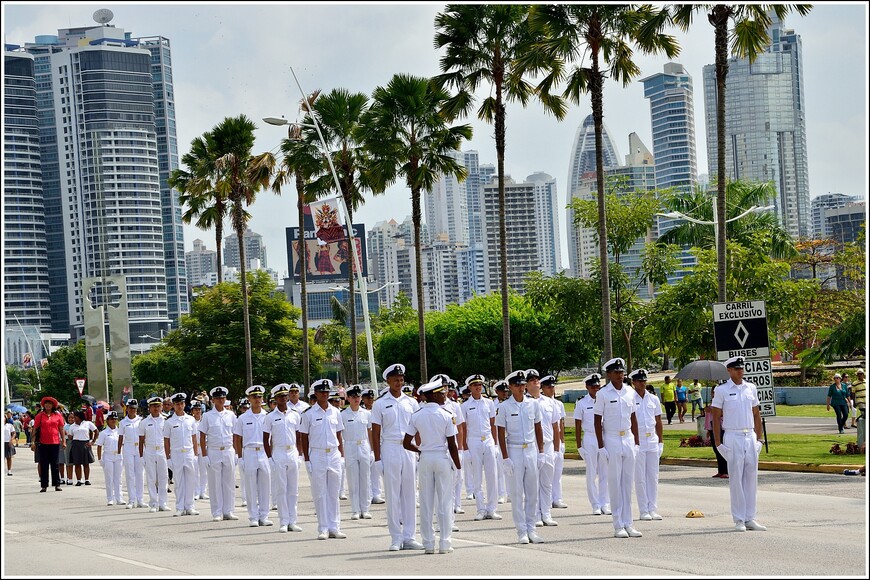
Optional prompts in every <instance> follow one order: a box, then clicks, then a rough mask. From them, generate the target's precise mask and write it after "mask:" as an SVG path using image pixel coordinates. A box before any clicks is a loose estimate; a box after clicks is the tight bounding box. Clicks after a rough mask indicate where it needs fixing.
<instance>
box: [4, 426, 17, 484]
mask: <svg viewBox="0 0 870 580" xmlns="http://www.w3.org/2000/svg"><path fill="white" fill-rule="evenodd" d="M14 438H15V426H14V425H13V424H12V418H11V417H10V418H8V419H6V423H4V424H3V457H5V458H6V475H12V458H13V457H14V456H15V446H14V445H13V444H12V441H13V440H14Z"/></svg>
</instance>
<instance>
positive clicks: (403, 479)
mask: <svg viewBox="0 0 870 580" xmlns="http://www.w3.org/2000/svg"><path fill="white" fill-rule="evenodd" d="M381 460H382V461H383V465H384V488H385V490H386V493H387V497H386V500H387V529H388V530H389V532H390V540H391V541H392V542H393V543H396V542H406V541H409V540H413V539H415V538H414V536H415V535H416V533H417V531H416V530H417V499H416V489H417V459H416V458H415V457H414V454H413V453H411V452H410V451H407V450H406V449H405V448H404V447H402V444H401V443H395V442H389V441H385V442H384V443H383V444H382V445H381ZM451 481H452V480H451Z"/></svg>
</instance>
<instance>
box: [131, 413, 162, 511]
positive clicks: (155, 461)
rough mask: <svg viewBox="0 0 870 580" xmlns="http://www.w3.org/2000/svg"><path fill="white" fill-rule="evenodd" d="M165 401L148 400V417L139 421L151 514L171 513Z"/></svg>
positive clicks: (140, 455) (140, 442)
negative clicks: (168, 488)
mask: <svg viewBox="0 0 870 580" xmlns="http://www.w3.org/2000/svg"><path fill="white" fill-rule="evenodd" d="M162 408H163V399H162V398H160V397H151V398H150V399H148V412H149V413H150V414H149V415H148V416H147V417H145V418H144V419H142V420H141V421H139V429H138V433H139V457H141V458H142V459H143V464H144V465H145V474H146V476H147V482H148V506H149V508H150V509H149V510H148V511H149V512H151V513H154V512H156V511H157V510H158V509H159V510H160V511H162V512H166V511H169V506H167V505H166V493H167V491H166V489H167V485H168V484H167V482H168V481H169V471H168V469H169V468H168V466H167V465H166V449H165V447H164V445H163V423H164V421H165V419H164V418H163V415H162V414H161V412H160V411H161V409H162Z"/></svg>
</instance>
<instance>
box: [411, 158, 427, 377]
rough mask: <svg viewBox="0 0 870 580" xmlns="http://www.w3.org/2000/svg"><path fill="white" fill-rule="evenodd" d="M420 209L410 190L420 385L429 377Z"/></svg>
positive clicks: (416, 195) (417, 192) (417, 197)
mask: <svg viewBox="0 0 870 580" xmlns="http://www.w3.org/2000/svg"><path fill="white" fill-rule="evenodd" d="M415 169H416V168H415ZM421 214H422V212H421V209H420V190H419V189H412V190H411V219H412V221H413V222H414V264H415V268H416V270H417V271H416V276H415V278H416V280H415V283H416V284H417V329H418V333H419V335H420V339H419V344H420V383H421V384H422V383H423V382H424V381H426V380H427V377H428V376H429V368H428V365H427V364H426V326H425V323H424V320H423V308H424V301H423V258H422V256H421V254H422V250H423V245H422V244H421V243H420V224H421V222H422V215H421Z"/></svg>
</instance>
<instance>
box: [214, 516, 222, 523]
mask: <svg viewBox="0 0 870 580" xmlns="http://www.w3.org/2000/svg"><path fill="white" fill-rule="evenodd" d="M223 520H224V517H223V516H214V517H213V518H212V519H211V521H213V522H222V521H223Z"/></svg>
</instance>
